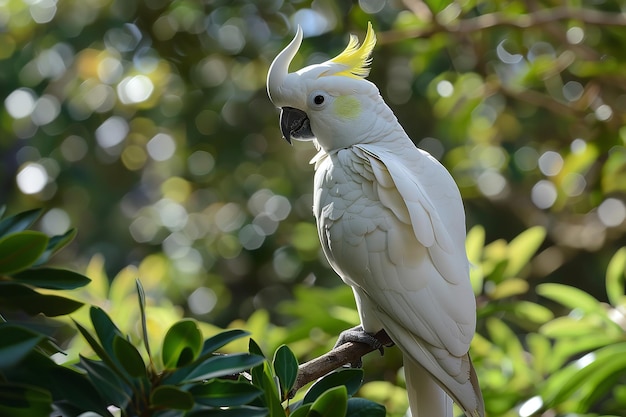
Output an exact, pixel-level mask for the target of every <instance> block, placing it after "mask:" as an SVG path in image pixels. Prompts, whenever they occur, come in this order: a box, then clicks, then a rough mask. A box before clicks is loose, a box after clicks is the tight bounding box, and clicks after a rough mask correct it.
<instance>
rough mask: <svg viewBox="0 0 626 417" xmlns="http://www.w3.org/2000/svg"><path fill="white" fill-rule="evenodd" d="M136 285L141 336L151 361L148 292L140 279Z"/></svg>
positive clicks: (136, 281)
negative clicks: (147, 318) (147, 322)
mask: <svg viewBox="0 0 626 417" xmlns="http://www.w3.org/2000/svg"><path fill="white" fill-rule="evenodd" d="M135 286H136V287H137V298H138V299H139V314H140V316H141V336H142V337H143V344H144V346H145V347H146V352H148V357H149V358H150V362H152V353H151V352H150V341H149V339H148V325H147V324H146V293H145V291H144V290H143V285H141V281H140V280H139V278H138V279H136V280H135Z"/></svg>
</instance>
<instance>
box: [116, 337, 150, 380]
mask: <svg viewBox="0 0 626 417" xmlns="http://www.w3.org/2000/svg"><path fill="white" fill-rule="evenodd" d="M113 351H114V352H115V358H116V359H117V361H118V362H119V363H120V364H121V365H122V367H123V368H124V370H125V371H126V372H128V374H129V375H130V376H132V377H135V378H141V377H145V376H146V364H145V363H144V361H143V358H142V357H141V355H140V354H139V352H138V351H137V348H135V346H133V345H132V344H131V343H130V342H129V341H128V340H126V339H124V338H123V337H120V336H118V335H115V337H114V338H113Z"/></svg>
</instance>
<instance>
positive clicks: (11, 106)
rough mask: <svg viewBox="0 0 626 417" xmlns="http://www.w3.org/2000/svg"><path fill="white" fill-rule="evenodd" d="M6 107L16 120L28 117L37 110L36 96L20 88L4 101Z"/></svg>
mask: <svg viewBox="0 0 626 417" xmlns="http://www.w3.org/2000/svg"><path fill="white" fill-rule="evenodd" d="M4 107H5V108H6V109H7V112H8V113H9V114H10V115H11V117H13V118H14V119H21V118H24V117H28V116H30V114H31V113H32V112H33V110H34V109H35V94H34V93H33V92H32V90H30V89H28V88H18V89H17V90H15V91H13V92H12V93H11V94H9V95H8V96H7V98H6V99H4Z"/></svg>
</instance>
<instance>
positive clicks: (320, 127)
mask: <svg viewBox="0 0 626 417" xmlns="http://www.w3.org/2000/svg"><path fill="white" fill-rule="evenodd" d="M301 43H302V30H301V29H300V28H298V30H297V33H296V36H295V38H294V39H293V40H292V41H291V43H290V44H289V45H287V47H286V48H285V49H284V50H283V51H282V52H280V53H279V54H278V56H277V57H276V58H275V59H274V62H273V63H272V65H271V67H270V69H269V73H268V76H267V91H268V94H269V96H270V99H271V100H272V102H273V103H274V105H276V106H277V107H279V108H280V109H281V115H280V127H281V131H282V133H283V136H284V137H285V139H287V140H288V141H289V142H291V140H293V139H295V140H313V142H314V143H315V145H316V146H317V148H318V149H319V153H318V154H317V156H315V158H314V159H313V160H312V162H313V163H314V164H315V184H314V191H313V195H314V197H313V199H314V201H313V212H314V214H315V218H316V220H317V228H318V232H319V238H320V241H321V244H322V248H323V250H324V254H325V255H326V257H327V258H328V261H329V262H330V265H331V266H332V267H333V269H334V270H335V271H336V272H337V273H338V274H339V275H340V277H341V279H342V280H343V281H344V282H345V283H346V284H348V285H349V286H351V287H352V290H353V292H354V297H355V299H356V303H357V306H358V311H359V316H360V319H361V326H360V327H359V329H358V330H360V331H361V333H355V331H354V330H353V331H352V332H348V333H346V334H345V335H344V337H343V340H361V339H360V338H359V334H361V335H363V336H364V337H363V339H362V340H366V341H367V340H372V339H373V338H372V337H369V338H368V336H367V334H370V335H372V334H375V333H377V332H379V331H380V330H383V329H384V330H385V331H386V332H387V334H388V335H389V337H390V338H391V340H393V342H394V343H395V344H396V345H397V346H398V347H399V348H400V349H401V351H402V353H403V359H404V371H405V375H406V384H407V391H408V393H409V404H410V409H411V412H412V415H413V417H449V416H452V400H454V401H455V402H456V403H457V404H458V405H459V406H460V408H461V409H462V410H463V411H464V412H465V414H466V415H468V416H471V417H478V416H483V415H484V405H483V399H482V395H481V392H480V388H479V386H478V380H477V378H476V373H475V371H474V368H473V366H472V362H471V360H470V357H469V355H468V349H469V345H470V341H471V340H472V337H473V335H474V331H475V327H476V311H475V309H476V304H475V299H474V295H473V292H472V287H471V285H470V280H469V263H468V260H467V256H466V253H465V215H464V210H463V203H462V201H461V196H460V193H459V190H458V188H457V186H456V184H455V182H454V180H453V179H452V177H451V176H450V174H449V173H448V171H446V169H445V168H444V167H443V166H442V165H441V164H440V163H439V162H438V161H437V160H436V159H435V158H433V157H432V156H431V155H430V154H428V153H427V152H425V151H423V150H421V149H419V148H417V147H416V146H415V145H414V144H413V142H412V141H411V139H409V137H408V136H407V134H406V132H405V131H404V129H402V126H400V124H399V123H398V121H397V119H396V117H395V116H394V114H393V112H392V111H391V109H390V108H389V107H388V106H387V105H386V104H385V102H384V101H383V99H382V98H381V96H380V93H379V91H378V88H377V87H376V86H375V85H374V84H373V83H371V82H369V81H367V80H366V79H365V77H366V76H367V75H368V74H369V68H368V66H369V64H370V61H371V59H370V54H371V52H372V49H373V47H374V44H375V43H376V36H375V34H374V31H373V30H372V27H371V24H370V25H369V26H368V30H367V34H366V36H365V39H364V41H363V44H362V45H361V46H359V43H358V39H357V38H356V36H351V37H350V42H349V44H348V46H347V47H346V49H345V50H344V51H343V52H341V53H340V54H339V55H338V56H336V57H335V58H333V59H331V60H329V61H326V62H324V63H322V64H317V65H310V66H307V67H306V68H303V69H301V70H299V71H297V72H293V73H290V72H289V71H288V67H289V64H290V62H291V61H292V59H293V57H294V56H295V55H296V52H297V51H298V49H299V47H300V44H301Z"/></svg>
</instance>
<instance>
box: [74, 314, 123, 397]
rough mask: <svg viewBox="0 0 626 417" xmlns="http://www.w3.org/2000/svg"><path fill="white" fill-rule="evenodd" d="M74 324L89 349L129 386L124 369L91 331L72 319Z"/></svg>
mask: <svg viewBox="0 0 626 417" xmlns="http://www.w3.org/2000/svg"><path fill="white" fill-rule="evenodd" d="M92 308H93V307H92ZM74 325H75V326H76V328H77V329H78V331H79V332H80V334H81V335H83V337H84V338H85V340H87V343H88V344H89V346H90V347H91V349H93V351H94V352H96V355H98V357H99V358H100V359H102V360H103V361H104V363H106V364H107V366H108V367H109V369H111V371H113V372H115V374H116V375H117V376H118V377H119V378H121V379H122V380H123V381H124V382H125V383H126V384H128V386H131V382H130V381H129V379H128V377H127V376H126V374H125V373H124V371H123V370H122V369H120V367H119V365H118V364H117V363H116V361H115V360H114V359H113V356H112V355H109V353H108V352H107V351H106V350H105V349H104V347H102V345H100V343H98V341H97V340H96V338H95V337H93V336H92V335H91V333H89V331H88V330H87V329H85V328H84V327H83V326H81V325H80V324H79V323H78V322H77V321H74Z"/></svg>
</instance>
